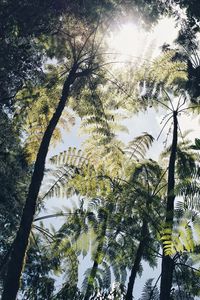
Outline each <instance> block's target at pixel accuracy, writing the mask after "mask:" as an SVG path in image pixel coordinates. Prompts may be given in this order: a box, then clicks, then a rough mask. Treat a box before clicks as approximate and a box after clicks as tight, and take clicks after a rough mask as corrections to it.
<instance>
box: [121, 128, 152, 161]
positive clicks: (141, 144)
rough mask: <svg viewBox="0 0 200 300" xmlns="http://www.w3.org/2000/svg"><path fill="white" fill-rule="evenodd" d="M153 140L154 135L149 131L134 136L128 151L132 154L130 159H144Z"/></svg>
mask: <svg viewBox="0 0 200 300" xmlns="http://www.w3.org/2000/svg"><path fill="white" fill-rule="evenodd" d="M153 141H154V138H153V136H152V135H150V134H148V133H147V132H144V133H143V134H142V135H140V136H137V137H136V138H134V140H133V141H131V142H129V146H128V148H127V153H128V154H129V155H130V159H135V160H139V159H144V157H145V154H146V152H147V150H148V149H149V148H150V146H151V145H152V143H153Z"/></svg>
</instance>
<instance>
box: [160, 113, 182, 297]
mask: <svg viewBox="0 0 200 300" xmlns="http://www.w3.org/2000/svg"><path fill="white" fill-rule="evenodd" d="M173 123H174V128H173V138H172V147H171V153H170V159H169V166H168V187H167V210H166V219H165V228H164V230H166V229H168V233H169V234H168V236H169V239H168V240H169V241H170V240H171V235H172V230H173V218H174V200H175V193H174V186H175V162H176V152H177V140H178V136H177V135H178V120H177V111H174V112H173ZM164 252H165V251H164V245H163V258H162V271H161V285H160V300H169V299H170V292H171V288H172V278H173V271H174V262H173V259H172V258H171V257H170V255H165V253H164Z"/></svg>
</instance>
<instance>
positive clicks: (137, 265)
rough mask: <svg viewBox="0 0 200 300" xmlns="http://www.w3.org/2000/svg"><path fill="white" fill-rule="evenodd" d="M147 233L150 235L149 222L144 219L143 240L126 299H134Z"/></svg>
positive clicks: (137, 253)
mask: <svg viewBox="0 0 200 300" xmlns="http://www.w3.org/2000/svg"><path fill="white" fill-rule="evenodd" d="M147 235H148V226H147V222H146V221H145V220H143V224H142V230H141V241H140V243H139V246H138V249H137V252H136V257H135V261H134V264H133V267H132V269H131V275H130V277H129V282H128V289H127V293H126V296H125V300H132V299H133V288H134V284H135V278H136V276H137V273H138V271H139V266H140V263H141V260H142V257H143V253H144V249H145V245H146V239H147Z"/></svg>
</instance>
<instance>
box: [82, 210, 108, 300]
mask: <svg viewBox="0 0 200 300" xmlns="http://www.w3.org/2000/svg"><path fill="white" fill-rule="evenodd" d="M106 228H107V214H106V216H105V220H104V223H103V225H102V230H101V236H100V241H99V244H98V247H97V252H96V255H95V258H94V263H93V266H92V269H91V272H90V275H89V277H88V284H87V289H86V292H85V297H84V300H89V298H90V296H91V294H92V292H93V283H94V279H95V277H96V273H97V270H98V266H99V261H100V259H101V258H100V257H101V255H102V249H103V244H104V238H105V235H106Z"/></svg>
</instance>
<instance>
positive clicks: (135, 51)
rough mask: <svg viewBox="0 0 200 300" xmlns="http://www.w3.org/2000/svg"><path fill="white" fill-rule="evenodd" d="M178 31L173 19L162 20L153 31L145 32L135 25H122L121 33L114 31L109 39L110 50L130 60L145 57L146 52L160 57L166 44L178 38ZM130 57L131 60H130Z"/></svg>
mask: <svg viewBox="0 0 200 300" xmlns="http://www.w3.org/2000/svg"><path fill="white" fill-rule="evenodd" d="M177 31H178V29H177V28H176V27H175V22H174V21H173V20H172V19H168V18H165V19H162V20H161V21H160V22H159V23H158V24H157V25H156V26H155V27H154V28H153V29H152V30H150V31H145V30H144V29H142V28H139V27H138V26H136V25H135V24H134V23H130V22H129V23H125V24H122V25H121V28H120V30H119V31H114V32H113V33H112V34H111V35H110V36H109V38H108V45H109V48H110V49H111V50H112V51H113V52H114V53H116V54H117V55H118V57H119V55H120V57H121V58H122V57H127V58H126V60H127V59H130V58H131V56H132V57H133V58H134V57H143V58H144V57H145V56H146V55H147V53H146V52H151V56H152V57H155V56H157V55H159V53H160V51H161V48H160V47H161V46H162V45H163V44H164V43H169V44H170V43H172V42H173V41H174V39H175V38H176V36H177ZM128 57H129V58H128Z"/></svg>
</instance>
